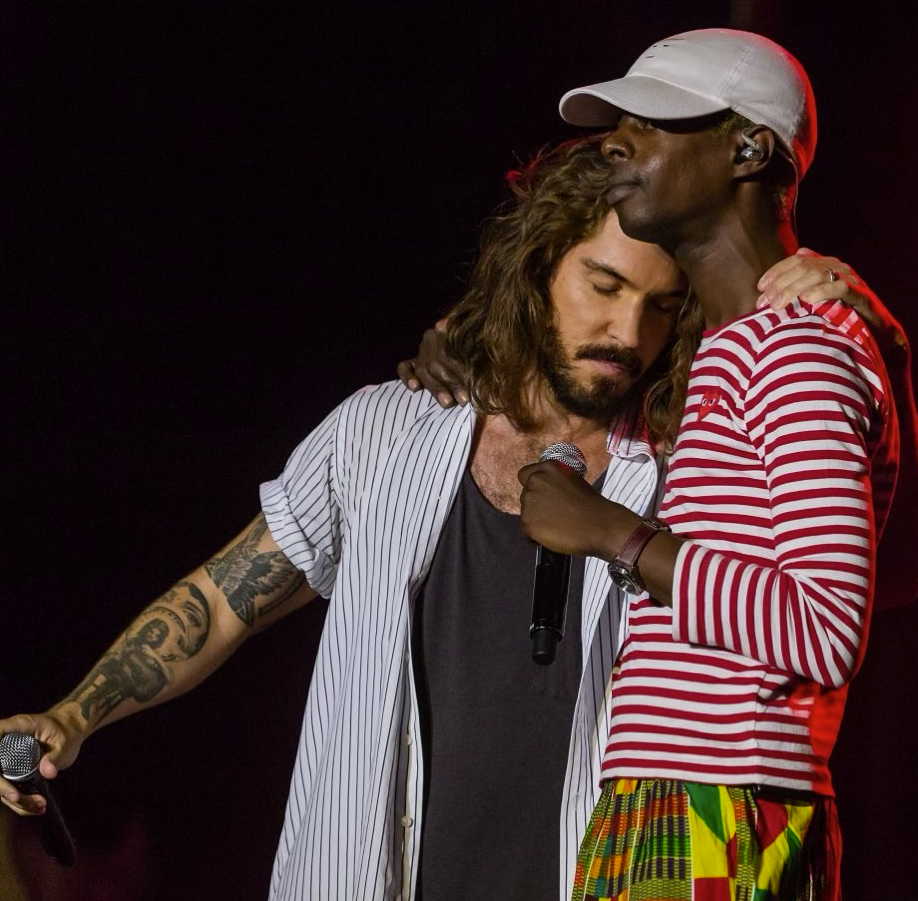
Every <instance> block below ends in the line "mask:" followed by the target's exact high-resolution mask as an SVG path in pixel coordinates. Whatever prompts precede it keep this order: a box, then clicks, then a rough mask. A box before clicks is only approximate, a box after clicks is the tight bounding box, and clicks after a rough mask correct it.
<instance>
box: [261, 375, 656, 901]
mask: <svg viewBox="0 0 918 901" xmlns="http://www.w3.org/2000/svg"><path fill="white" fill-rule="evenodd" d="M473 426H474V414H473V413H472V411H471V409H470V408H468V407H454V408H452V409H449V410H444V409H442V408H440V407H439V406H438V405H437V403H436V402H435V401H434V400H433V398H432V397H431V396H430V395H428V394H426V393H418V394H413V393H411V392H409V391H407V390H406V389H405V388H404V387H403V386H402V385H401V383H399V382H389V383H386V384H384V385H380V386H376V387H370V388H365V389H363V390H362V391H358V392H357V393H356V394H354V395H352V396H351V397H350V398H348V399H347V400H345V401H344V402H343V403H342V404H341V405H340V406H338V407H337V408H336V409H335V410H334V411H332V413H331V414H330V415H329V416H328V417H326V419H325V420H324V421H323V422H322V423H321V425H319V427H318V428H317V429H315V431H313V432H312V434H311V435H309V437H308V438H306V440H305V441H303V442H302V444H300V445H299V447H297V449H296V450H295V451H294V453H293V454H292V456H291V457H290V460H289V461H288V463H287V466H286V467H285V469H284V471H283V473H282V474H281V476H280V477H279V478H278V479H276V480H275V481H272V482H266V483H265V484H264V485H262V488H261V496H262V506H263V509H264V512H265V516H266V518H267V521H268V524H269V526H270V529H271V533H272V535H273V536H274V539H275V541H276V542H277V544H278V545H279V546H280V548H281V549H282V550H283V551H284V553H285V554H286V555H287V556H288V557H289V558H290V560H291V561H292V562H293V563H294V564H295V565H296V566H298V567H299V568H300V569H302V570H303V572H304V573H305V575H306V579H307V581H308V582H309V584H310V585H311V586H312V587H313V588H314V589H315V590H316V591H318V592H319V593H320V594H322V595H324V596H326V597H329V598H330V604H329V609H328V615H327V618H326V622H325V628H324V631H323V635H322V641H321V644H320V647H319V653H318V657H317V659H316V666H315V671H314V674H313V678H312V683H311V685H310V689H309V696H308V699H307V701H306V710H305V713H304V716H303V726H302V730H301V734H300V741H299V747H298V750H297V757H296V763H295V766H294V772H293V776H292V779H291V785H290V794H289V797H288V801H287V811H286V815H285V818H284V826H283V830H282V833H281V838H280V843H279V846H278V850H277V856H276V859H275V864H274V873H273V876H272V880H271V892H270V898H271V901H306V899H308V901H331V899H339V898H340V899H359V901H383V899H385V901H389V899H400V901H408V899H410V898H412V897H413V895H414V886H415V880H416V877H417V862H418V851H419V840H420V834H421V820H420V817H421V791H422V786H423V784H424V778H423V775H424V774H423V766H424V761H423V759H422V756H421V736H420V732H419V729H418V707H417V697H416V693H415V686H414V682H413V678H412V668H411V660H410V648H411V642H410V625H411V612H412V605H413V601H414V598H415V597H416V595H417V593H418V591H419V589H420V587H421V585H422V583H423V581H424V579H425V577H426V575H427V572H428V570H429V568H430V564H431V561H432V559H433V555H434V551H435V549H436V545H437V541H438V539H439V537H440V533H441V531H442V529H443V526H444V523H445V522H446V517H447V514H448V513H449V509H450V506H451V505H452V502H453V499H454V498H455V496H456V492H457V489H458V486H459V482H460V479H461V477H462V474H463V472H464V470H465V467H466V466H467V464H468V456H469V449H470V446H471V438H472V430H473ZM610 441H611V443H610V447H611V448H614V451H613V458H612V461H611V463H610V465H609V470H608V472H607V475H606V479H605V484H604V486H603V494H604V495H605V496H606V497H608V498H610V499H612V500H615V501H618V502H619V503H622V504H625V505H626V506H628V507H630V508H631V509H633V510H635V511H637V512H639V513H641V514H645V515H646V514H648V513H650V512H651V511H652V510H653V509H655V507H656V505H657V503H658V501H659V497H658V491H659V482H660V479H659V470H658V466H657V463H656V461H655V459H654V457H653V454H652V451H651V449H650V446H649V445H648V444H647V442H646V441H645V440H643V439H642V438H632V437H630V436H629V435H628V434H627V429H626V428H624V427H623V428H620V429H619V430H618V431H617V433H616V434H615V435H614V436H612V438H611V439H610ZM610 589H611V591H612V595H611V596H610ZM583 592H584V593H583V624H582V634H581V641H582V644H583V648H584V654H583V660H584V671H583V677H582V680H581V685H580V693H579V696H578V699H577V704H576V707H575V710H574V718H573V725H572V733H571V744H570V753H569V756H568V766H567V774H566V777H565V785H564V793H563V799H562V811H561V821H560V823H559V841H560V847H561V870H560V873H559V880H558V891H559V898H560V899H562V901H564V899H566V898H568V897H569V896H570V889H571V885H572V881H573V874H574V867H575V863H576V857H577V850H578V845H579V842H580V839H581V837H582V835H583V833H584V831H585V829H586V825H587V823H588V821H589V817H590V814H591V813H592V810H593V806H594V804H595V801H596V798H597V796H598V793H599V778H600V764H601V754H602V746H603V744H604V742H605V740H606V737H607V731H608V711H607V707H606V685H607V683H608V680H609V676H610V674H611V671H612V663H613V660H614V657H615V652H616V649H617V647H618V642H619V634H618V633H619V628H620V625H619V611H620V609H621V598H620V597H619V596H618V590H617V589H615V588H614V587H612V586H611V583H610V581H609V577H608V575H607V571H606V566H605V564H604V563H603V562H602V561H599V560H595V559H592V558H588V559H587V563H586V572H585V576H584V589H583ZM607 599H608V601H609V602H607ZM483 815H485V813H484V812H483Z"/></svg>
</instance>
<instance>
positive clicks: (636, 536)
mask: <svg viewBox="0 0 918 901" xmlns="http://www.w3.org/2000/svg"><path fill="white" fill-rule="evenodd" d="M669 530H670V529H669V526H668V525H667V524H666V523H665V522H663V520H661V519H653V518H651V519H644V520H641V522H639V523H638V525H637V528H635V530H634V531H633V532H632V533H631V534H630V535H629V536H628V539H627V541H625V543H624V544H623V545H622V549H621V550H620V551H619V552H618V556H617V557H616V558H615V561H614V562H615V563H621V564H624V565H625V566H628V567H631V568H633V567H634V565H635V564H636V563H637V561H638V557H640V556H641V554H642V553H643V551H644V548H645V547H647V543H648V542H649V541H650V539H651V538H653V536H654V535H656V534H657V532H668V531H669Z"/></svg>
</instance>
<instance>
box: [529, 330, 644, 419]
mask: <svg viewBox="0 0 918 901" xmlns="http://www.w3.org/2000/svg"><path fill="white" fill-rule="evenodd" d="M541 356H542V374H543V375H544V376H545V380H546V381H547V382H548V386H549V388H551V391H552V393H553V394H554V396H555V399H556V400H557V401H558V403H560V404H561V406H563V407H564V408H565V409H566V410H568V411H570V412H571V413H573V414H574V415H575V416H582V417H584V418H585V419H595V420H597V421H602V422H608V421H609V420H611V419H612V418H613V417H614V416H615V414H616V413H618V412H619V410H621V408H622V406H623V405H624V403H625V402H626V398H628V397H629V395H630V392H629V391H627V390H626V391H622V390H621V388H620V387H619V379H616V378H612V377H611V376H601V375H600V376H596V377H595V378H593V379H592V380H591V381H590V382H589V383H588V384H586V385H584V384H581V383H579V382H578V381H577V380H576V379H575V378H574V376H573V375H572V374H571V360H572V359H574V360H605V361H607V362H609V363H617V364H618V365H619V366H621V367H622V368H623V369H624V370H625V374H626V375H627V376H628V377H630V379H631V380H632V382H636V381H637V379H638V377H639V376H640V374H641V368H642V367H641V361H640V359H639V358H638V355H637V354H636V353H635V352H634V351H633V350H631V348H628V347H616V346H615V345H602V344H587V345H584V346H583V347H581V348H579V349H578V350H577V352H576V353H575V354H574V356H573V358H571V357H570V356H569V355H568V354H567V352H566V351H565V350H564V347H563V346H562V344H561V336H560V335H559V334H558V330H557V329H556V328H555V326H554V325H553V324H552V325H549V327H548V332H547V334H546V336H545V342H544V344H543V346H542V355H541Z"/></svg>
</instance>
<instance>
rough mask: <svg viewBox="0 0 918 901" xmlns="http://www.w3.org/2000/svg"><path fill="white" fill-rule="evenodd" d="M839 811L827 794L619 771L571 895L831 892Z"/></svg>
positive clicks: (747, 898) (645, 897)
mask: <svg viewBox="0 0 918 901" xmlns="http://www.w3.org/2000/svg"><path fill="white" fill-rule="evenodd" d="M834 813H835V809H834V804H833V803H832V799H831V798H819V797H815V796H808V797H804V798H799V799H798V798H794V797H790V796H788V795H785V796H784V797H781V796H774V795H771V794H768V793H766V792H764V791H761V790H759V789H758V788H756V787H744V786H723V785H701V784H698V783H690V782H681V781H677V780H666V779H617V780H614V781H612V782H609V783H607V784H606V786H605V787H604V789H603V792H602V795H601V797H600V800H599V802H598V804H597V805H596V808H595V810H594V812H593V817H592V819H591V821H590V825H589V827H588V829H587V834H586V836H585V837H584V840H583V842H582V844H581V849H580V857H579V860H578V866H577V874H576V877H575V882H574V892H573V901H834V899H835V897H836V891H837V889H836V885H837V880H836V878H834V876H833V871H834V870H835V869H837V860H836V859H835V857H836V856H835V854H834V848H835V847H836V844H835V842H836V841H837V837H838V836H837V826H836V824H835V817H834ZM827 828H828V832H827V833H826V832H825V830H826V829H827ZM811 829H812V830H813V834H812V835H811V834H810V830H811ZM820 833H823V834H820ZM827 837H828V838H830V839H831V841H829V842H827V841H826V840H825V839H826V838H827ZM827 848H829V849H830V850H831V851H832V853H830V854H828V855H827V854H826V853H825V852H826V849H827Z"/></svg>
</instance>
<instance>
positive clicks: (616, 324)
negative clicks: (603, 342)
mask: <svg viewBox="0 0 918 901" xmlns="http://www.w3.org/2000/svg"><path fill="white" fill-rule="evenodd" d="M641 309H642V306H641V303H640V301H637V300H635V301H633V302H632V301H628V300H624V299H622V300H621V301H620V303H619V305H618V309H616V311H615V316H614V318H612V319H610V320H609V323H608V325H607V327H606V331H607V333H608V334H609V336H610V337H612V338H614V339H615V340H616V341H617V342H618V343H619V344H620V345H621V346H622V347H628V348H631V349H632V350H637V349H638V343H639V341H640V339H641Z"/></svg>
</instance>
